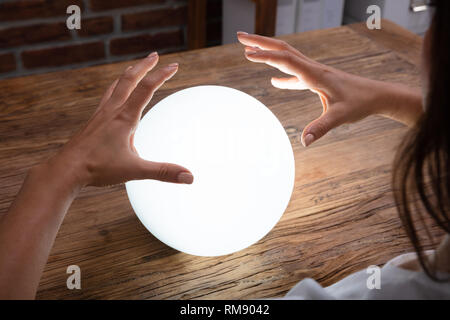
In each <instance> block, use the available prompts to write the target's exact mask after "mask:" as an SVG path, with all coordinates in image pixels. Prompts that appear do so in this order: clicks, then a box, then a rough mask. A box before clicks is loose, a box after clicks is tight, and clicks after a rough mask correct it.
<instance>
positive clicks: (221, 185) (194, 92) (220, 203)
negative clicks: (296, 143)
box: [126, 86, 295, 256]
mask: <svg viewBox="0 0 450 320" xmlns="http://www.w3.org/2000/svg"><path fill="white" fill-rule="evenodd" d="M134 145H135V147H136V150H137V151H138V153H139V155H140V156H141V157H142V158H144V159H147V160H152V161H161V162H171V163H176V164H179V165H182V166H184V167H186V168H188V169H189V170H190V171H191V172H192V173H193V175H194V183H193V184H192V185H183V184H171V183H164V182H160V181H154V180H141V181H130V182H127V183H126V189H127V193H128V197H129V199H130V202H131V205H132V207H133V209H134V211H135V212H136V214H137V216H138V218H139V219H140V220H141V222H142V223H143V224H144V226H145V227H146V228H147V229H148V230H149V231H150V232H151V233H152V234H153V235H154V236H155V237H156V238H158V239H159V240H160V241H162V242H164V243H165V244H167V245H168V246H170V247H172V248H175V249H177V250H179V251H182V252H185V253H188V254H192V255H198V256H219V255H225V254H229V253H233V252H236V251H239V250H241V249H244V248H246V247H248V246H250V245H252V244H254V243H255V242H257V241H258V240H260V239H261V238H262V237H264V236H265V235H266V234H267V233H268V232H269V231H270V230H271V229H272V228H273V227H274V226H275V224H276V223H277V222H278V220H279V219H280V218H281V216H282V214H283V212H284V211H285V210H286V207H287V205H288V203H289V199H290V197H291V194H292V190H293V186H294V176H295V163H294V155H293V152H292V147H291V144H290V141H289V138H288V136H287V135H286V132H285V131H284V129H283V126H282V125H281V124H280V122H279V121H278V119H277V118H276V117H275V116H274V114H273V113H272V112H271V111H270V110H269V109H268V108H267V107H266V106H264V105H263V104H262V103H261V102H259V101H258V100H256V99H255V98H253V97H251V96H249V95H248V94H246V93H244V92H241V91H239V90H235V89H231V88H227V87H222V86H198V87H192V88H188V89H185V90H181V91H178V92H176V93H174V94H172V95H170V96H168V97H166V98H165V99H163V100H161V101H160V102H159V103H157V104H156V105H155V106H154V107H153V108H151V109H150V111H149V112H148V113H147V114H146V115H145V116H144V117H143V119H142V120H141V122H140V124H139V126H138V128H137V130H136V134H135V138H134Z"/></svg>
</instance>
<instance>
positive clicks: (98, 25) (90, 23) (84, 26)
mask: <svg viewBox="0 0 450 320" xmlns="http://www.w3.org/2000/svg"><path fill="white" fill-rule="evenodd" d="M113 30H114V22H113V18H112V17H98V18H91V19H81V29H80V30H77V32H78V34H79V35H80V36H82V37H87V36H94V35H98V34H105V33H111V32H113Z"/></svg>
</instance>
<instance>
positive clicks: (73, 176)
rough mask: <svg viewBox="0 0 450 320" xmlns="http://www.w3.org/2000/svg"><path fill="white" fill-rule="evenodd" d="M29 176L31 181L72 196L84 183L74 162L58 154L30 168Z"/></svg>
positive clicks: (74, 195) (76, 193) (73, 196)
mask: <svg viewBox="0 0 450 320" xmlns="http://www.w3.org/2000/svg"><path fill="white" fill-rule="evenodd" d="M29 176H30V178H31V179H32V180H33V181H36V182H41V183H45V185H46V188H48V189H52V190H53V191H54V192H57V193H61V194H62V195H64V196H69V197H72V198H75V197H76V196H77V195H78V193H79V192H80V190H81V189H82V188H83V187H84V186H85V185H86V184H85V183H84V179H83V178H82V176H81V175H80V171H79V169H78V168H77V166H76V163H72V162H70V161H66V160H64V159H63V157H62V156H60V155H55V156H54V157H52V158H50V159H48V160H46V161H44V162H42V163H40V164H38V165H36V166H34V167H33V168H31V169H30V172H29Z"/></svg>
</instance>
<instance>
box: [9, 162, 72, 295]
mask: <svg viewBox="0 0 450 320" xmlns="http://www.w3.org/2000/svg"><path fill="white" fill-rule="evenodd" d="M69 175H70V169H67V168H63V167H58V166H57V165H55V166H52V165H50V164H49V163H48V162H46V163H44V164H41V165H39V166H36V167H34V168H32V169H31V170H30V171H29V173H28V175H27V177H26V179H25V181H24V183H23V185H22V188H21V190H20V192H19V194H18V195H17V197H16V199H15V200H14V202H13V204H12V205H11V207H10V209H9V211H8V213H7V214H6V215H5V216H4V217H3V219H2V220H1V221H0V299H32V298H34V297H35V294H36V290H37V287H38V284H39V279H40V277H41V274H42V271H43V269H44V266H45V264H46V262H47V258H48V255H49V253H50V250H51V247H52V245H53V242H54V240H55V237H56V234H57V232H58V230H59V227H60V225H61V223H62V221H63V219H64V216H65V214H66V212H67V210H68V208H69V206H70V204H71V203H72V201H73V199H74V198H75V197H76V195H77V193H78V191H79V189H80V188H79V187H77V186H76V184H74V183H73V180H72V179H71V178H70V176H69Z"/></svg>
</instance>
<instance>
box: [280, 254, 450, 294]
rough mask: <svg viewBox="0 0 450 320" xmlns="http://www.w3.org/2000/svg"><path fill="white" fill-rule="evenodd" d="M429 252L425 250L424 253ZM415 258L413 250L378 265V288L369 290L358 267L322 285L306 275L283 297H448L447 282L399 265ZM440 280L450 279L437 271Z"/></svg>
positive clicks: (365, 277) (366, 275) (367, 274)
mask: <svg viewBox="0 0 450 320" xmlns="http://www.w3.org/2000/svg"><path fill="white" fill-rule="evenodd" d="M427 253H428V252H427ZM411 259H416V254H415V253H407V254H403V255H400V256H398V257H396V258H394V259H392V260H390V261H389V262H387V263H386V264H385V265H384V266H383V267H382V268H381V272H380V275H381V282H380V284H381V285H380V289H369V288H368V286H367V279H368V278H369V277H370V276H371V275H372V273H367V270H361V271H359V272H356V273H354V274H351V275H350V276H348V277H346V278H344V279H342V280H341V281H338V282H336V283H335V284H333V285H331V286H329V287H326V288H323V287H322V286H321V285H320V284H318V283H317V282H316V281H314V280H313V279H310V278H307V279H304V280H302V281H300V282H299V283H297V285H295V286H294V287H293V288H292V289H291V290H290V291H289V292H288V293H287V294H286V296H285V297H284V298H282V299H286V300H295V299H445V300H447V299H449V300H450V281H447V282H436V281H433V280H432V279H430V278H429V277H428V276H427V275H426V274H425V273H424V272H423V271H411V270H407V269H403V268H400V267H399V265H401V264H403V263H404V262H405V261H408V260H411ZM437 276H438V277H439V278H440V279H450V275H449V274H446V273H437Z"/></svg>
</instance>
